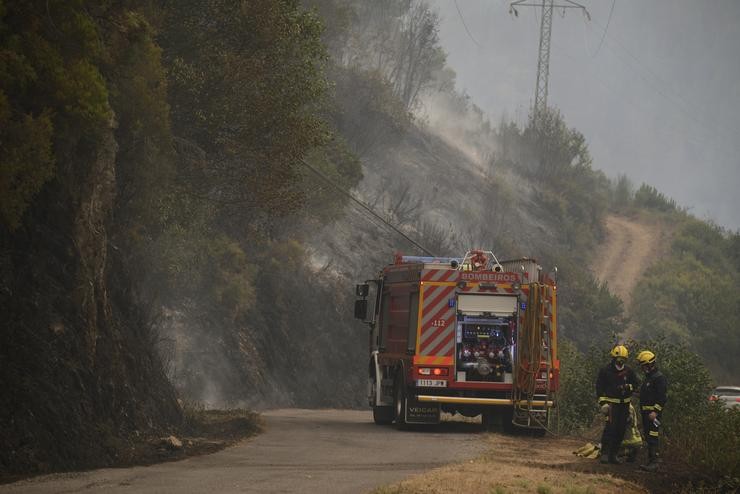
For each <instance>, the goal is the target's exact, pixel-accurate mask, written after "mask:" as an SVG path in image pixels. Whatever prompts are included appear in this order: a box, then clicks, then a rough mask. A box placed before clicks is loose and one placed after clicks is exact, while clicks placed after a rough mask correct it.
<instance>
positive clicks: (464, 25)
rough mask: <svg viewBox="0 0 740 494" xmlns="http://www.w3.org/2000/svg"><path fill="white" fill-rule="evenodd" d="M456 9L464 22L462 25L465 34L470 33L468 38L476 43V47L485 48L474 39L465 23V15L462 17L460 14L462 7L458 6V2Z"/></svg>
mask: <svg viewBox="0 0 740 494" xmlns="http://www.w3.org/2000/svg"><path fill="white" fill-rule="evenodd" d="M455 8H456V9H457V14H458V15H459V16H460V20H461V21H462V25H463V27H464V28H465V32H466V33H468V37H469V38H470V40H471V41H472V42H473V43H475V46H477V47H478V48H483V47H482V46H481V45H480V43H478V42H477V41H476V40H475V38H474V37H473V35H472V34H471V33H470V29H468V25H467V24H466V23H465V18H464V17H463V15H462V12H460V6H459V5H457V0H455Z"/></svg>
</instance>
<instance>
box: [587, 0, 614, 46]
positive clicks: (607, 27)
mask: <svg viewBox="0 0 740 494" xmlns="http://www.w3.org/2000/svg"><path fill="white" fill-rule="evenodd" d="M616 3H617V0H612V8H611V9H610V10H609V18H608V19H607V20H606V27H605V28H604V33H603V34H602V35H601V41H599V47H598V48H596V51H595V52H594V54H593V55H591V58H594V57H595V56H596V55H598V54H599V50H601V45H602V44H604V39H605V38H606V32H607V31H608V30H609V23H610V22H611V20H612V14H613V13H614V5H615V4H616Z"/></svg>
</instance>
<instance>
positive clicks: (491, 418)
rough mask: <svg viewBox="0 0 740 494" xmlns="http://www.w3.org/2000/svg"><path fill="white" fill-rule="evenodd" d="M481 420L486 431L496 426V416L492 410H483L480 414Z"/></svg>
mask: <svg viewBox="0 0 740 494" xmlns="http://www.w3.org/2000/svg"><path fill="white" fill-rule="evenodd" d="M481 421H482V422H483V428H484V429H485V430H487V431H491V430H494V429H495V427H496V416H495V415H494V414H493V412H490V411H484V412H483V413H482V414H481Z"/></svg>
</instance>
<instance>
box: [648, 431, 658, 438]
mask: <svg viewBox="0 0 740 494" xmlns="http://www.w3.org/2000/svg"><path fill="white" fill-rule="evenodd" d="M648 434H650V435H651V436H653V437H658V436H659V435H660V432H658V431H649V432H648Z"/></svg>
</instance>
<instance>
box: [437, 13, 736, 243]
mask: <svg viewBox="0 0 740 494" xmlns="http://www.w3.org/2000/svg"><path fill="white" fill-rule="evenodd" d="M429 3H430V5H432V7H433V8H435V9H436V10H437V11H438V12H439V14H440V17H441V24H440V37H441V43H442V45H443V47H444V49H445V51H446V52H447V53H448V65H449V66H450V67H452V69H454V70H455V72H456V73H457V86H458V89H460V90H464V91H465V92H467V94H468V95H469V96H470V99H471V101H472V102H474V103H475V104H477V105H478V106H479V107H480V108H482V109H483V110H484V111H485V112H486V113H487V114H488V115H489V117H490V118H491V120H492V121H493V122H494V123H496V122H498V121H499V120H500V119H501V118H507V119H510V120H515V121H517V122H518V123H520V124H524V123H526V120H527V116H528V112H529V108H530V106H531V105H532V102H533V99H534V86H535V80H536V75H537V56H538V49H539V48H538V46H539V21H540V8H539V7H520V8H519V9H518V11H519V15H518V17H516V16H513V15H511V14H510V13H509V2H507V1H502V0H457V8H456V4H455V2H454V0H429ZM527 3H539V0H536V1H531V2H527ZM555 3H556V4H558V3H559V2H557V1H556V2H555ZM581 3H582V4H583V5H584V6H586V8H587V9H588V12H589V14H590V15H591V20H590V21H589V20H588V19H587V18H586V17H585V16H584V15H583V14H582V13H581V12H580V11H579V10H576V9H568V10H567V11H563V10H561V9H556V10H555V13H554V15H553V24H552V40H551V54H550V76H549V94H548V105H549V106H552V107H556V108H558V109H559V110H560V111H561V112H562V114H563V116H564V118H565V120H566V122H567V124H568V125H569V126H571V127H575V128H576V129H577V130H578V131H580V132H581V133H583V134H584V135H585V136H586V139H587V141H588V144H589V149H590V151H591V155H592V157H593V160H594V165H593V166H594V168H598V169H601V170H603V171H604V172H606V174H607V175H609V176H610V177H616V176H617V175H618V174H620V173H624V174H626V175H627V176H628V177H629V178H630V179H631V180H632V181H633V182H634V183H635V185H636V186H639V185H640V184H641V183H642V182H646V183H648V184H650V185H653V186H655V187H657V188H658V190H660V191H661V192H663V193H664V194H666V195H667V196H669V197H672V198H673V199H675V200H676V201H677V202H678V203H679V205H681V206H682V207H686V208H688V209H689V211H690V212H691V213H692V214H694V215H695V216H697V217H699V218H702V219H707V220H711V221H714V222H716V223H718V224H719V225H721V226H724V227H726V228H729V229H732V230H737V229H740V1H737V0H723V1H719V0H716V1H701V2H699V1H695V0H647V1H646V0H640V1H637V0H616V1H613V0H598V1H597V0H592V1H583V2H581ZM458 8H459V11H460V12H459V13H458ZM460 14H462V15H460ZM466 26H467V30H466ZM468 31H469V34H468Z"/></svg>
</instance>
